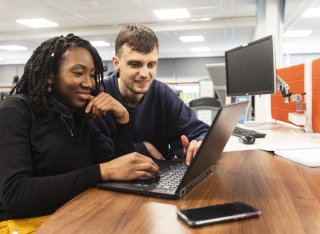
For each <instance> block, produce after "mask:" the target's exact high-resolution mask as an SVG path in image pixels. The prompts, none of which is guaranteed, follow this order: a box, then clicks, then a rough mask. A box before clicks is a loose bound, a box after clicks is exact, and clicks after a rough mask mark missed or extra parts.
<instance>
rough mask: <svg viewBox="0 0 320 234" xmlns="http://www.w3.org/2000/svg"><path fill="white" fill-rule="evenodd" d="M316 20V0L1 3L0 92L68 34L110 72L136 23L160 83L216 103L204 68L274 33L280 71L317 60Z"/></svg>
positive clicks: (319, 7)
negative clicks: (154, 49) (126, 28)
mask: <svg viewBox="0 0 320 234" xmlns="http://www.w3.org/2000/svg"><path fill="white" fill-rule="evenodd" d="M26 5H27V6H26ZM319 17H320V0H287V1H285V0H224V1H221V0H198V1H194V0H176V1H168V0H162V1H158V0H118V1H111V0H104V1H102V0H63V1H62V0H56V1H50V0H42V1H38V0H29V1H27V2H21V1H19V0H11V1H0V19H1V20H0V91H7V89H8V86H11V85H12V77H13V76H14V75H17V76H21V75H22V73H23V68H24V64H25V63H26V61H27V59H28V58H29V57H30V55H31V53H32V51H33V50H34V49H35V48H36V46H37V45H39V44H40V43H41V42H42V41H44V40H46V39H47V38H49V37H53V36H57V35H62V34H64V35H65V34H67V33H70V32H72V33H75V34H77V35H79V36H81V37H83V38H85V39H88V40H89V41H91V42H92V44H93V45H94V46H96V48H97V49H98V51H99V53H100V54H101V56H102V59H103V61H104V63H105V64H106V65H107V66H108V68H109V70H113V66H112V63H111V57H112V56H113V54H114V44H113V41H114V39H115V35H116V33H117V31H118V30H119V28H120V26H121V25H123V24H126V23H133V22H136V23H145V24H147V25H148V26H150V27H151V28H152V29H153V30H154V31H155V32H156V33H157V36H158V38H159V41H160V54H159V65H158V66H159V67H158V72H157V79H159V80H161V81H163V82H166V83H167V84H168V85H169V86H170V87H172V89H174V90H175V91H176V93H177V95H179V96H180V97H181V98H182V99H183V100H184V101H185V102H186V103H189V102H190V101H192V100H194V99H198V98H202V97H217V92H215V91H214V89H213V88H212V87H213V85H214V84H213V83H212V80H211V78H212V77H210V71H209V70H210V69H208V67H210V64H221V63H224V62H225V59H224V53H225V51H226V50H229V49H231V48H234V47H237V46H239V45H244V44H247V43H249V42H250V41H253V40H255V39H258V38H261V37H264V36H267V35H271V34H272V35H273V36H274V38H275V51H276V54H275V57H276V64H277V67H283V66H290V65H294V64H298V63H302V62H304V61H306V60H310V59H313V58H318V57H319V56H320V46H319V41H320V28H319V27H318V22H319ZM210 82H211V83H210ZM216 86H217V85H216ZM208 87H209V88H208ZM218 88H221V87H218ZM222 93H223V92H222ZM221 95H223V94H221ZM223 102H224V101H223Z"/></svg>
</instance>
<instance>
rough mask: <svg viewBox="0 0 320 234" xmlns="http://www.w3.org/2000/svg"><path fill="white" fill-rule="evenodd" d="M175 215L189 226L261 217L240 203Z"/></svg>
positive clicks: (259, 213)
mask: <svg viewBox="0 0 320 234" xmlns="http://www.w3.org/2000/svg"><path fill="white" fill-rule="evenodd" d="M177 215H178V217H179V218H180V219H182V220H183V221H184V222H185V223H186V224H187V225H189V226H201V225H206V224H212V223H222V222H229V221H233V220H238V219H245V218H249V217H255V216H259V215H261V211H260V210H258V209H256V208H253V207H252V206H249V205H247V204H245V203H241V202H233V203H225V204H220V205H214V206H205V207H199V208H193V209H186V210H178V212H177Z"/></svg>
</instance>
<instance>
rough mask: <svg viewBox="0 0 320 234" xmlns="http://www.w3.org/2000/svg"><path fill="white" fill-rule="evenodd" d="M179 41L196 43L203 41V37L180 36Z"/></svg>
mask: <svg viewBox="0 0 320 234" xmlns="http://www.w3.org/2000/svg"><path fill="white" fill-rule="evenodd" d="M180 40H181V41H183V42H196V41H204V37H203V36H181V37H180Z"/></svg>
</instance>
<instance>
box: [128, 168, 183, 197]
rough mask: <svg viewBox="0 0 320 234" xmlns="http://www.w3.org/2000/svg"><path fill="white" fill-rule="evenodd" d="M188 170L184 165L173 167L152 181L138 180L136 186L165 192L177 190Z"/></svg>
mask: <svg viewBox="0 0 320 234" xmlns="http://www.w3.org/2000/svg"><path fill="white" fill-rule="evenodd" d="M186 170H187V166H186V165H185V164H184V163H177V164H174V165H171V166H170V167H169V168H168V169H167V170H165V171H163V172H161V174H160V177H158V178H155V179H152V180H137V181H136V182H135V183H134V185H135V186H137V187H145V188H147V187H153V188H154V187H156V188H159V189H164V190H168V191H170V190H175V189H176V188H177V187H178V185H179V184H180V182H181V179H182V177H183V176H184V174H185V172H186Z"/></svg>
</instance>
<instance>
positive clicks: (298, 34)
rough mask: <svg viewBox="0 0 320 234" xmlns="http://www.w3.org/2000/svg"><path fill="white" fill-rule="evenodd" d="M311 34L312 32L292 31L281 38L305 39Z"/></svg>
mask: <svg viewBox="0 0 320 234" xmlns="http://www.w3.org/2000/svg"><path fill="white" fill-rule="evenodd" d="M311 33H312V30H292V31H287V32H285V33H284V34H283V37H307V36H309V35H310V34H311Z"/></svg>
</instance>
